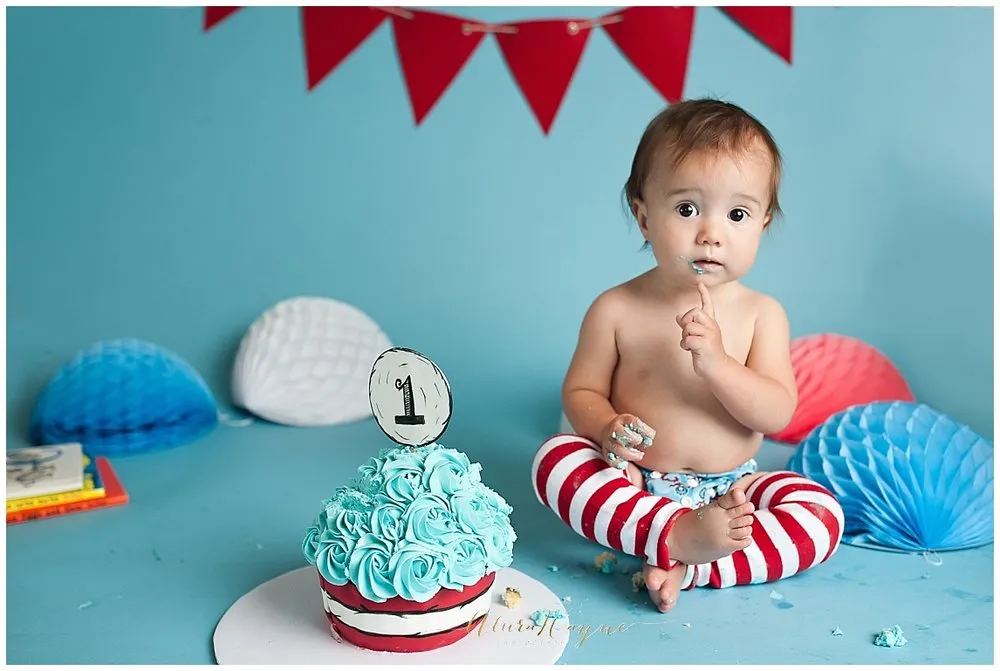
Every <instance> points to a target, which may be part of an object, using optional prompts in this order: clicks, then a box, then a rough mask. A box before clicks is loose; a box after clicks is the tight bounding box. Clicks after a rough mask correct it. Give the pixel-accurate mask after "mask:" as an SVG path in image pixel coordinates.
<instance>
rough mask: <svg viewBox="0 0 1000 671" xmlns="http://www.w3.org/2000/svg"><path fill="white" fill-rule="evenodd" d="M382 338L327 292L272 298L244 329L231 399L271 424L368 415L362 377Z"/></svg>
mask: <svg viewBox="0 0 1000 671" xmlns="http://www.w3.org/2000/svg"><path fill="white" fill-rule="evenodd" d="M391 346H392V345H391V343H390V342H389V339H388V337H386V335H385V334H384V333H383V332H382V330H381V329H380V328H379V326H378V324H376V323H375V322H374V321H373V320H372V318H371V317H369V316H368V315H366V314H365V313H364V312H362V311H361V310H359V309H358V308H356V307H354V306H352V305H348V304H347V303H343V302H341V301H337V300H333V299H331V298H316V297H298V298H290V299H287V300H284V301H281V302H280V303H278V304H276V305H274V306H273V307H271V308H270V309H268V310H267V311H266V312H264V314H262V315H261V316H260V317H259V318H258V319H257V320H256V321H254V323H253V324H252V325H251V326H250V328H249V329H248V331H247V333H246V335H244V337H243V340H242V341H241V342H240V347H239V350H238V352H237V354H236V361H235V363H234V364H233V375H232V395H233V402H234V403H235V404H236V405H237V406H239V407H241V408H244V409H246V410H247V411H249V412H251V413H253V414H254V415H257V416H258V417H262V418H264V419H266V420H268V421H271V422H275V423H277V424H286V425H291V426H325V425H332V424H342V423H347V422H352V421H357V420H360V419H364V418H367V417H370V416H371V412H372V411H371V404H370V402H369V399H368V378H369V376H370V375H371V369H372V364H373V363H374V361H375V359H376V358H377V357H378V355H379V354H381V353H382V352H384V351H385V350H387V349H389V348H390V347H391Z"/></svg>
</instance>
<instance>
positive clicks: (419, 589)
mask: <svg viewBox="0 0 1000 671" xmlns="http://www.w3.org/2000/svg"><path fill="white" fill-rule="evenodd" d="M414 390H416V391H414ZM369 395H370V398H371V404H372V410H373V412H374V415H375V418H376V419H377V420H378V423H379V426H380V427H381V428H382V430H383V431H384V432H385V433H386V434H387V435H388V436H389V437H390V438H392V439H393V441H394V442H395V443H396V444H395V445H393V446H390V447H385V448H382V449H381V450H380V452H379V454H378V456H376V457H372V458H370V459H369V460H368V462H367V463H365V464H363V465H361V466H360V467H359V468H358V471H357V475H356V476H355V477H354V479H353V480H351V482H349V483H348V484H347V485H346V486H342V487H339V488H337V489H336V491H335V492H334V494H333V496H332V497H331V498H329V499H327V500H325V501H323V509H322V510H321V511H320V513H319V515H318V516H317V517H316V519H315V521H314V522H313V524H312V526H310V527H309V528H308V530H307V531H306V535H305V538H304V539H303V542H302V552H303V555H304V556H305V558H306V560H307V561H308V562H309V564H310V565H311V566H313V567H315V569H316V571H317V573H318V575H319V583H320V587H321V589H322V596H323V607H324V610H325V612H326V616H327V619H328V620H329V622H330V626H331V632H332V634H333V635H334V637H336V638H339V639H342V640H343V641H346V642H348V643H351V644H354V645H356V646H358V647H361V648H366V649H369V650H377V651H384V652H422V651H427V650H433V649H436V648H441V647H444V646H447V645H451V644H453V643H456V642H457V641H459V640H461V639H462V638H464V637H465V636H466V635H467V634H468V633H469V632H470V631H472V630H473V629H474V628H475V627H476V625H478V624H479V623H480V622H481V621H482V620H483V619H484V618H485V617H487V615H488V614H489V610H490V607H491V605H492V604H493V601H494V599H493V586H494V581H495V579H496V574H497V572H498V571H499V570H501V569H503V568H506V567H508V566H510V565H511V563H512V561H513V546H514V541H515V540H516V538H517V536H516V534H515V533H514V529H513V527H512V526H511V523H510V513H511V512H512V511H513V509H512V508H511V506H510V505H509V504H508V503H507V502H506V501H505V500H504V498H503V497H502V496H501V495H500V494H498V493H497V492H495V491H493V490H492V489H490V488H489V487H488V486H487V485H486V484H484V483H483V481H482V478H481V471H482V466H481V465H480V464H478V463H472V462H471V461H470V460H469V458H468V456H466V455H465V454H464V453H462V452H460V451H459V450H456V449H453V448H449V447H445V446H443V445H441V444H439V443H438V442H436V441H437V440H438V439H439V438H440V436H441V434H442V433H443V432H444V428H445V426H446V425H447V423H448V420H449V419H450V415H451V391H450V388H449V387H448V384H447V380H446V379H445V378H444V375H443V374H442V373H441V371H440V369H438V368H437V366H436V365H435V364H434V363H433V362H431V361H430V360H428V359H426V358H425V357H423V356H422V355H421V354H419V353H417V352H414V351H412V350H408V349H405V348H392V349H389V350H387V351H385V352H383V353H382V355H380V356H379V358H378V359H377V360H376V361H375V364H374V365H373V367H372V377H371V381H370V383H369ZM421 406H422V407H421Z"/></svg>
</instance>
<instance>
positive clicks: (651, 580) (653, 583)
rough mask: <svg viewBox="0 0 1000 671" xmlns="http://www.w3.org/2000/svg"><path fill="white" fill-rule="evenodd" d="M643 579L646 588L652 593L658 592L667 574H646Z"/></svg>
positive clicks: (665, 580)
mask: <svg viewBox="0 0 1000 671" xmlns="http://www.w3.org/2000/svg"><path fill="white" fill-rule="evenodd" d="M644 577H645V580H646V587H647V588H649V589H650V590H652V591H654V592H659V591H660V589H661V588H662V587H663V586H664V585H665V584H666V582H667V574H666V572H664V571H653V572H648V573H647V574H646V575H645V576H644Z"/></svg>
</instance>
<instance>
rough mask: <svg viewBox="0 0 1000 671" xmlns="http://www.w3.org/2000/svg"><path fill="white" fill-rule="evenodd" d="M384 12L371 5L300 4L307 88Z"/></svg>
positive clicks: (376, 23) (381, 18)
mask: <svg viewBox="0 0 1000 671" xmlns="http://www.w3.org/2000/svg"><path fill="white" fill-rule="evenodd" d="M386 16H387V14H386V13H385V12H384V11H382V10H381V9H377V8H374V7H346V6H345V7H316V6H311V5H310V6H305V7H303V8H302V40H303V42H305V51H306V75H307V79H308V82H309V90H312V89H313V88H315V87H316V85H317V84H319V83H320V82H321V81H323V78H324V77H326V76H327V75H328V74H330V73H331V72H333V70H334V69H335V68H336V67H337V66H338V65H340V63H341V61H343V60H344V59H345V58H347V57H348V56H350V55H351V52H353V51H354V50H355V49H356V48H358V46H359V45H360V44H361V43H362V42H364V41H365V39H366V38H367V37H368V36H369V35H371V34H372V32H374V31H375V29H376V28H378V26H379V24H380V23H382V21H384V20H385V17H386Z"/></svg>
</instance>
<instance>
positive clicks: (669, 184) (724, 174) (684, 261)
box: [637, 150, 772, 287]
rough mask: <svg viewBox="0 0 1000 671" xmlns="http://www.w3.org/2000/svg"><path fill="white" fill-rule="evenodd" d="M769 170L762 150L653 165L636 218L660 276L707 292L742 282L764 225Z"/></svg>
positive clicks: (700, 156) (768, 193)
mask: <svg viewBox="0 0 1000 671" xmlns="http://www.w3.org/2000/svg"><path fill="white" fill-rule="evenodd" d="M771 170H772V168H771V161H770V158H769V157H768V155H767V154H766V153H764V152H763V151H762V150H758V151H753V152H748V153H745V154H742V155H738V156H731V155H729V154H728V153H721V154H718V153H709V152H702V153H698V154H691V155H690V156H688V157H687V158H686V159H685V160H684V162H683V163H681V164H680V165H679V166H677V167H676V168H674V169H671V168H670V166H667V165H662V162H661V164H659V165H657V166H655V167H654V168H653V171H652V172H651V173H650V175H649V179H648V180H647V181H646V184H645V187H644V189H643V196H644V198H643V201H642V202H640V203H638V212H637V214H638V215H639V217H638V218H639V228H640V230H642V234H643V236H644V237H645V238H646V240H648V241H649V244H650V246H651V247H652V248H653V255H654V256H655V257H656V262H657V264H658V265H659V267H660V271H661V272H662V273H665V274H666V275H667V276H668V277H670V278H672V279H674V280H676V281H679V282H681V283H689V284H696V283H697V282H698V281H699V280H701V281H702V282H704V283H705V284H706V285H707V286H710V287H711V286H718V285H720V284H723V283H725V282H731V281H733V280H736V279H739V278H740V277H743V276H744V275H746V273H747V272H748V271H749V270H750V267H751V266H752V265H753V262H754V260H755V259H756V257H757V248H758V246H759V244H760V236H761V233H762V232H763V230H764V227H765V225H766V224H767V223H768V221H769V216H768V215H767V205H768V202H769V200H770V193H771ZM692 265H693V266H695V267H697V268H699V269H701V272H698V271H696V270H695V268H694V267H692Z"/></svg>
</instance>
